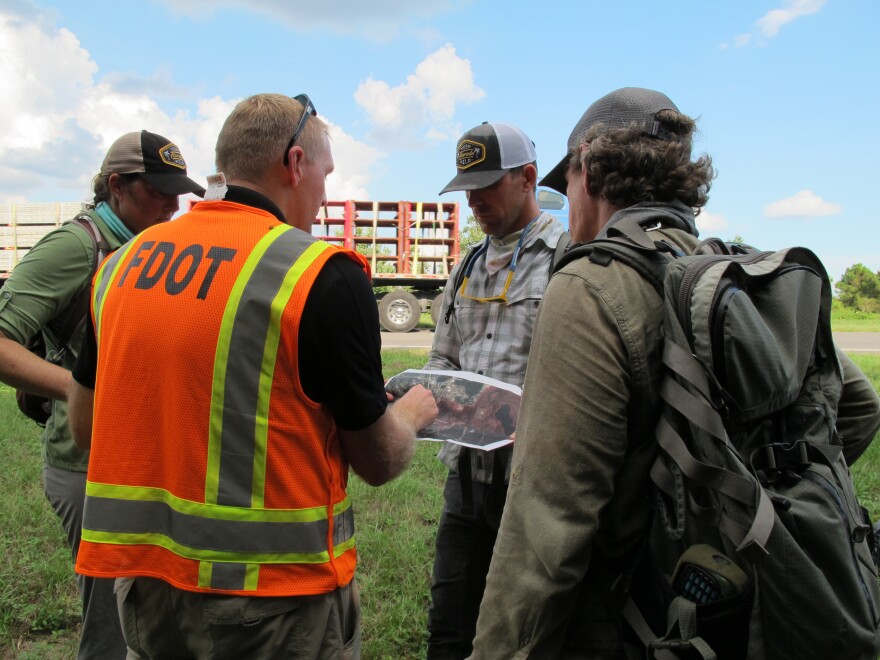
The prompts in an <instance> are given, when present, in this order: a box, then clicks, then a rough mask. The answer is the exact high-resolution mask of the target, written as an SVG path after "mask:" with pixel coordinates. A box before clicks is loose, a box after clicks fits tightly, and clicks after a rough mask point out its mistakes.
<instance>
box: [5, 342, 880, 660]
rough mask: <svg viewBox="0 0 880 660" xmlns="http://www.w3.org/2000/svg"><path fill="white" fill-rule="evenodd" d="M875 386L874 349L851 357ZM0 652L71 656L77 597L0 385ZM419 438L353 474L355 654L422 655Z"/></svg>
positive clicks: (426, 501)
mask: <svg viewBox="0 0 880 660" xmlns="http://www.w3.org/2000/svg"><path fill="white" fill-rule="evenodd" d="M854 359H855V361H856V362H857V364H858V365H859V366H860V367H861V368H862V370H863V371H864V372H865V373H866V374H868V376H869V377H870V378H871V380H872V382H873V384H874V386H875V387H876V388H877V389H878V390H880V356H859V355H856V356H854ZM424 360H425V353H424V351H400V350H394V351H385V352H383V368H384V371H385V375H386V377H387V376H390V375H392V374H394V373H397V372H399V371H401V370H403V369H406V368H418V367H421V366H422V365H423V364H424ZM0 429H3V430H2V431H0V455H2V456H3V457H4V461H3V464H2V465H0V553H2V557H3V560H2V562H0V658H3V659H7V658H9V659H13V658H14V659H18V660H38V659H39V660H43V659H49V660H55V659H62V658H64V659H66V658H74V657H75V656H76V622H77V620H78V602H77V596H76V589H75V586H74V582H73V574H72V571H71V566H70V557H69V553H68V550H67V548H66V546H65V544H64V540H63V537H62V533H61V526H60V524H59V523H58V521H57V519H56V518H55V515H54V514H53V513H52V511H51V510H50V508H49V505H48V503H47V502H46V499H45V497H44V495H43V492H42V486H41V478H40V452H39V433H38V431H39V429H37V427H36V426H34V425H33V424H32V423H31V422H30V421H29V420H27V419H25V418H24V417H22V416H21V415H20V414H19V413H18V412H17V410H16V409H15V402H14V399H13V395H12V390H10V389H9V388H5V387H3V386H0ZM436 451H437V445H435V444H433V443H419V445H418V447H417V451H416V456H415V459H414V461H413V464H412V466H411V467H410V468H409V470H408V471H407V472H406V473H405V474H404V475H402V476H401V477H399V478H398V479H396V480H395V481H393V482H392V483H391V484H388V485H386V486H383V487H382V488H371V487H370V486H367V485H366V484H364V483H363V482H362V481H360V480H359V479H358V478H357V477H352V479H351V484H350V494H351V497H352V500H353V501H354V503H355V509H356V512H357V514H356V515H357V528H358V533H357V538H358V548H359V554H360V564H359V566H358V582H359V584H360V588H361V595H362V605H363V634H364V656H363V657H364V658H365V659H371V658H373V659H376V658H417V657H424V651H423V649H424V643H425V618H426V613H427V608H428V589H429V584H430V571H431V565H432V562H433V552H434V551H433V541H434V532H435V530H436V526H437V521H438V519H439V514H440V508H441V504H442V495H441V492H442V484H443V480H444V477H445V472H444V468H443V467H442V466H441V465H440V464H439V462H438V461H437V460H436V459H435V458H434V455H435V454H436ZM878 467H880V443H875V444H874V445H873V446H872V447H871V448H869V450H868V451H867V452H866V454H865V455H864V456H863V457H862V459H861V460H860V461H859V463H858V464H857V465H856V466H855V469H854V471H853V472H854V476H855V479H856V483H857V487H858V491H859V496H860V498H861V499H862V501H863V503H864V504H865V505H866V506H867V507H868V509H869V510H870V511H871V514H872V516H873V518H874V520H877V519H878V517H880V469H878Z"/></svg>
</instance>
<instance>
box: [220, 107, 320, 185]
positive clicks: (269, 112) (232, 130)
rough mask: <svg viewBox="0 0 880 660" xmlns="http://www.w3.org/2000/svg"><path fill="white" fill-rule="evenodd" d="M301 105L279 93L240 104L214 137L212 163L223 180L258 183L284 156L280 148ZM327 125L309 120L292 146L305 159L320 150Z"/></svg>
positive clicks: (313, 119)
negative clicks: (215, 142)
mask: <svg viewBox="0 0 880 660" xmlns="http://www.w3.org/2000/svg"><path fill="white" fill-rule="evenodd" d="M304 110H305V108H303V106H302V104H301V103H300V102H299V101H297V100H296V99H292V98H290V97H289V96H284V95H283V94H255V95H254V96H251V97H248V98H246V99H245V100H243V101H241V102H240V103H239V104H238V105H236V106H235V109H234V110H233V111H232V113H231V114H230V115H229V117H227V118H226V121H225V122H224V123H223V128H222V129H220V135H219V136H218V138H217V148H216V151H215V164H216V166H217V171H218V172H223V173H224V174H225V175H226V178H227V179H244V180H249V181H258V180H260V179H262V178H263V176H264V175H265V173H266V171H267V170H268V168H269V167H270V166H271V165H273V164H274V163H276V162H277V161H278V160H280V159H282V158H283V157H284V148H285V147H286V146H287V144H288V143H289V142H290V138H291V137H292V136H293V132H294V130H295V129H296V126H297V124H298V123H299V120H300V118H301V117H302V114H303V112H304ZM327 134H328V129H327V125H326V124H325V123H324V122H323V121H321V120H320V119H318V118H317V117H309V118H308V119H307V120H306V125H305V127H304V128H303V131H302V133H301V134H300V136H299V137H298V138H297V140H296V144H297V145H298V146H300V147H302V149H303V151H304V152H305V156H306V159H309V158H310V157H312V156H314V155H315V154H317V153H318V152H319V151H320V150H321V149H322V148H323V136H324V135H327Z"/></svg>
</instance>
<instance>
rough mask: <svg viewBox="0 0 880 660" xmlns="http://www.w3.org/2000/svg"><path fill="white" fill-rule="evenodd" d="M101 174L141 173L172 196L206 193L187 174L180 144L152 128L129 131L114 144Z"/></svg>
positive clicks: (150, 182) (148, 180)
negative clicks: (151, 129) (150, 129)
mask: <svg viewBox="0 0 880 660" xmlns="http://www.w3.org/2000/svg"><path fill="white" fill-rule="evenodd" d="M101 174H102V175H106V174H140V175H141V176H142V177H143V178H144V179H145V180H146V181H147V183H149V184H150V185H152V186H154V187H155V188H157V189H158V190H160V191H162V192H163V193H166V194H168V195H182V194H184V193H195V194H196V195H200V196H201V195H203V194H204V193H205V189H204V188H203V187H202V186H200V185H199V184H197V183H196V182H195V181H193V180H192V179H190V178H189V177H188V176H187V175H186V161H185V160H184V159H183V155H182V154H181V153H180V149H179V148H178V146H177V145H176V144H174V143H173V142H172V141H171V140H169V139H168V138H165V137H162V136H161V135H157V134H156V133H150V132H149V131H135V132H133V133H126V134H125V135H123V136H122V137H120V138H119V139H117V140H116V141H115V142H114V143H113V144H112V145H110V149H109V150H108V151H107V155H106V156H105V157H104V162H103V163H102V164H101Z"/></svg>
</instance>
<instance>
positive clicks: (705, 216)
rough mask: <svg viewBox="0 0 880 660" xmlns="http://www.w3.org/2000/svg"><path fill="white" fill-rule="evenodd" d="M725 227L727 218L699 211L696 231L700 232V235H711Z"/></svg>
mask: <svg viewBox="0 0 880 660" xmlns="http://www.w3.org/2000/svg"><path fill="white" fill-rule="evenodd" d="M726 227H727V218H725V217H724V216H723V215H716V214H714V213H709V212H708V211H700V215H698V216H697V229H699V230H700V234H704V233H706V234H710V235H711V234H714V233H715V232H718V231H719V230H720V229H725V228H726Z"/></svg>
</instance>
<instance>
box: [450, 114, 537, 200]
mask: <svg viewBox="0 0 880 660" xmlns="http://www.w3.org/2000/svg"><path fill="white" fill-rule="evenodd" d="M536 160H537V156H535V145H534V143H533V142H532V141H531V140H530V139H529V137H528V136H527V135H526V134H525V133H523V132H522V131H521V130H520V129H518V128H517V127H516V126H511V125H510V124H490V123H489V122H485V121H484V122H483V123H482V124H480V125H479V126H475V127H474V128H472V129H471V130H469V131H468V132H467V133H465V134H464V135H462V136H461V139H460V140H459V141H458V145H457V147H456V149H455V167H456V168H457V169H458V174H457V175H456V176H455V178H454V179H452V181H450V182H449V183H448V184H447V185H446V187H445V188H444V189H443V190H441V191H440V194H441V195H442V194H443V193H447V192H450V191H452V190H478V189H480V188H486V187H488V186H491V185H492V184H493V183H495V182H496V181H498V179H500V178H501V177H502V176H504V173H505V171H507V170H510V169H513V168H514V167H520V166H521V165H526V164H528V163H534V162H535V161H536Z"/></svg>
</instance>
